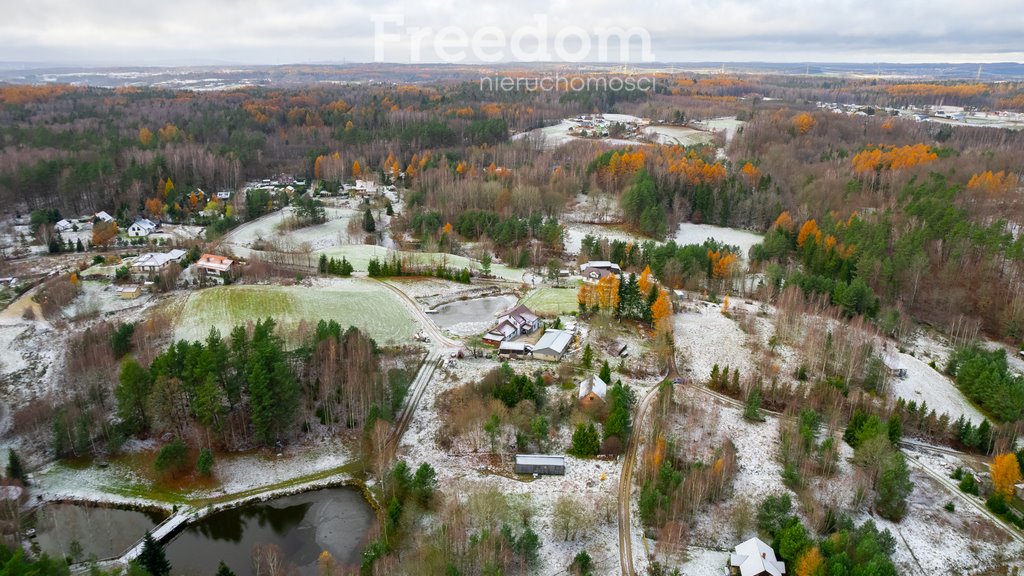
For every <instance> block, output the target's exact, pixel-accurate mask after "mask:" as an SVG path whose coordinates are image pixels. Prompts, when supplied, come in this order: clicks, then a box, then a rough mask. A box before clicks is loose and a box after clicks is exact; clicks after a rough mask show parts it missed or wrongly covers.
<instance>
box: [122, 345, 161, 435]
mask: <svg viewBox="0 0 1024 576" xmlns="http://www.w3.org/2000/svg"><path fill="white" fill-rule="evenodd" d="M151 387H152V382H151V379H150V375H149V373H148V372H146V370H145V369H144V368H143V367H142V366H140V365H139V363H138V362H136V361H135V359H134V358H130V357H128V358H125V359H124V361H123V362H122V363H121V375H120V378H119V380H118V385H117V387H116V388H114V398H115V399H116V400H117V415H118V417H119V418H120V419H121V421H122V422H124V423H125V424H126V425H127V426H128V429H129V430H131V431H133V432H135V431H139V430H144V429H146V428H147V427H148V426H149V419H148V417H147V415H146V398H147V397H148V396H149V390H150V388H151Z"/></svg>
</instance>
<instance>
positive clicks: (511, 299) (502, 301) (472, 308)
mask: <svg viewBox="0 0 1024 576" xmlns="http://www.w3.org/2000/svg"><path fill="white" fill-rule="evenodd" d="M516 301H517V299H516V297H515V296H511V295H508V294H502V295H500V296H487V297H485V298H473V299H471V300H460V301H458V302H451V303H449V304H444V305H442V306H438V307H437V313H436V314H431V315H430V318H431V319H432V320H433V321H434V324H437V327H438V328H442V329H445V330H448V331H449V332H452V333H453V334H457V335H459V336H471V335H473V334H479V333H481V332H483V331H485V330H487V329H488V328H490V327H491V325H492V324H493V323H494V320H495V319H496V318H497V317H498V315H499V314H501V313H502V312H504V311H506V310H508V309H509V308H512V307H513V306H515V305H516Z"/></svg>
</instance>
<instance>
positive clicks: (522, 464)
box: [515, 454, 565, 476]
mask: <svg viewBox="0 0 1024 576" xmlns="http://www.w3.org/2000/svg"><path fill="white" fill-rule="evenodd" d="M515 472H516V474H549V475H558V476H562V475H564V474H565V456H552V455H550V454H516V465H515Z"/></svg>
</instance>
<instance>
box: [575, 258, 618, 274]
mask: <svg viewBox="0 0 1024 576" xmlns="http://www.w3.org/2000/svg"><path fill="white" fill-rule="evenodd" d="M587 268H601V269H604V270H614V271H616V272H622V268H620V267H619V265H618V264H616V263H614V262H609V261H608V260H591V261H590V262H584V263H583V264H580V272H584V271H586V270H587Z"/></svg>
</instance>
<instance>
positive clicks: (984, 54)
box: [0, 0, 1024, 65]
mask: <svg viewBox="0 0 1024 576" xmlns="http://www.w3.org/2000/svg"><path fill="white" fill-rule="evenodd" d="M7 2H8V3H11V0H7ZM13 4H15V5H14V6H8V7H7V9H6V10H4V12H5V18H4V19H3V21H2V22H0V37H2V38H4V42H3V45H2V46H0V60H6V61H37V62H39V61H59V60H63V61H69V62H84V61H97V62H98V61H103V62H105V63H118V64H129V65H130V64H152V63H164V64H167V63H181V64H188V63H195V62H197V61H203V62H235V63H241V64H283V63H294V62H327V61H331V62H337V61H343V60H347V61H372V60H373V59H374V56H375V50H374V48H375V43H374V39H375V34H374V31H375V26H374V20H373V16H374V15H382V14H393V15H400V16H401V17H402V18H403V19H404V25H403V26H402V27H397V26H392V27H391V28H388V29H387V31H388V32H389V33H393V34H397V35H398V36H399V39H398V40H397V41H394V42H388V43H386V45H385V46H384V47H385V48H386V50H385V55H386V59H387V60H391V61H401V62H408V61H410V60H411V55H412V54H413V52H412V48H413V47H414V46H415V45H418V46H420V48H421V56H422V58H423V59H425V60H432V61H438V60H439V59H440V58H439V57H438V50H436V48H437V46H438V40H439V39H443V37H440V38H439V34H441V31H442V30H454V31H455V32H452V33H451V34H454V36H449V39H451V38H458V37H459V36H460V35H464V37H465V38H472V37H473V35H474V34H476V33H479V32H480V31H481V29H483V28H484V27H489V26H490V27H496V29H497V30H500V31H501V33H502V34H503V35H504V37H505V40H506V43H505V45H504V50H498V49H497V48H496V49H495V50H497V51H499V52H501V54H502V59H503V60H505V61H515V60H516V59H517V58H516V54H513V53H512V50H511V47H510V43H509V42H508V40H509V39H510V38H512V37H513V35H514V34H515V33H516V32H517V31H520V32H522V31H523V30H524V27H529V26H536V25H537V22H538V20H537V19H538V17H542V19H543V20H544V22H545V23H546V26H547V30H546V34H545V35H543V38H542V39H541V41H542V42H543V43H544V44H545V45H546V46H547V47H548V48H549V50H548V51H549V52H550V53H551V56H552V59H556V60H557V59H558V54H557V53H555V50H553V48H555V47H556V43H555V40H556V38H557V37H558V36H559V34H560V33H561V34H563V35H565V36H567V37H568V40H567V41H566V43H565V46H564V47H565V48H567V51H575V50H576V49H577V48H581V47H583V44H581V39H582V38H588V39H589V41H590V43H591V51H589V52H586V51H582V52H581V54H583V58H584V59H586V60H596V59H598V56H599V54H598V52H597V49H596V46H597V44H598V43H597V39H598V38H599V36H600V34H601V33H602V31H607V30H609V29H610V28H612V27H622V28H625V29H629V28H636V29H642V30H643V31H644V32H645V33H646V34H647V35H648V36H649V38H650V51H649V55H651V56H653V57H654V58H655V59H656V60H658V61H662V62H670V61H708V60H712V61H713V60H774V61H823V60H833V61H835V60H842V61H876V60H889V61H970V60H1014V61H1019V60H1022V59H1024V45H1022V44H1024V43H1022V42H1021V39H1022V37H1021V32H1020V31H1021V30H1024V11H1022V10H1020V6H1019V0H984V2H983V5H982V6H979V3H977V2H973V3H971V2H963V1H962V0H956V1H954V0H901V1H900V2H892V1H887V2H881V1H877V0H860V1H857V2H854V1H852V0H829V1H826V0H718V1H713V0H683V1H679V0H675V1H667V0H652V1H651V2H646V3H643V4H641V3H636V4H630V3H625V2H621V0H617V1H615V2H613V1H611V0H593V1H587V2H584V1H574V0H546V1H541V0H520V1H516V2H500V3H499V2H486V1H476V2H465V1H458V0H422V1H418V2H412V1H399V2H388V3H382V2H375V1H370V0H352V1H341V0H291V1H286V0H254V1H242V0H219V1H216V2H209V1H208V0H179V1H177V2H174V3H169V2H163V3H160V2H141V1H135V2H125V1H124V0H77V1H76V0H14V1H13ZM427 28H429V29H431V33H430V34H427V33H426V32H425V29H427ZM459 31H461V32H459ZM570 32H571V33H570ZM416 33H419V34H420V36H418V37H417V36H415V34H416ZM631 38H633V41H632V42H631V47H632V48H633V50H631V51H630V53H629V59H632V60H634V61H635V60H636V59H638V58H639V57H640V52H641V51H640V49H639V48H640V42H639V41H638V40H637V39H636V38H635V37H631ZM583 42H585V40H584V41H583ZM524 45H531V44H530V43H529V42H525V43H524ZM495 50H492V52H494V51H495ZM467 52H468V53H469V57H470V60H472V59H473V54H472V52H473V51H472V50H467ZM610 59H612V60H618V59H619V52H618V50H617V47H615V46H612V50H611V51H610Z"/></svg>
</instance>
